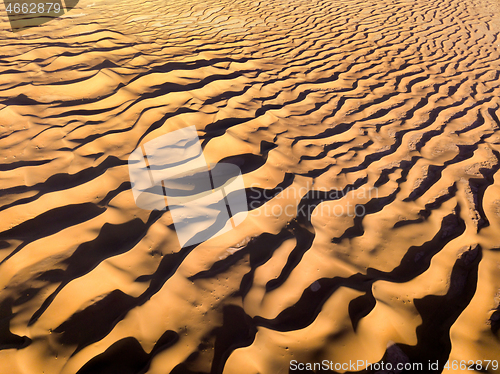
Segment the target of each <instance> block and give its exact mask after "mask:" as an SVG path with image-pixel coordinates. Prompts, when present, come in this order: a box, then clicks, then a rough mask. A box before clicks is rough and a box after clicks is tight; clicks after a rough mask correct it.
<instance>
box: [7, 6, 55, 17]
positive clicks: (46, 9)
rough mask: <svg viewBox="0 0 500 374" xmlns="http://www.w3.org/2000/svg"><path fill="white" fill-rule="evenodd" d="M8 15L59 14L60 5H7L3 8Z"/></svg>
mask: <svg viewBox="0 0 500 374" xmlns="http://www.w3.org/2000/svg"><path fill="white" fill-rule="evenodd" d="M5 10H6V11H7V13H9V14H43V13H60V12H61V4H60V3H8V4H7V7H6V8H5Z"/></svg>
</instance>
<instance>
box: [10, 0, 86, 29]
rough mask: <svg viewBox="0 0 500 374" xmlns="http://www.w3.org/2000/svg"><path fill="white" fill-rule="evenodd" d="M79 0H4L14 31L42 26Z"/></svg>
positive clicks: (68, 9)
mask: <svg viewBox="0 0 500 374" xmlns="http://www.w3.org/2000/svg"><path fill="white" fill-rule="evenodd" d="M78 1H79V0H64V1H61V0H4V5H5V11H6V12H7V15H8V17H9V22H10V26H11V29H12V31H13V32H17V31H21V30H25V29H28V28H30V27H35V26H40V25H41V24H43V23H46V22H48V21H51V20H53V19H54V18H58V17H60V16H62V15H63V14H64V13H66V12H69V11H70V10H71V9H73V8H74V7H75V6H76V5H77V4H78Z"/></svg>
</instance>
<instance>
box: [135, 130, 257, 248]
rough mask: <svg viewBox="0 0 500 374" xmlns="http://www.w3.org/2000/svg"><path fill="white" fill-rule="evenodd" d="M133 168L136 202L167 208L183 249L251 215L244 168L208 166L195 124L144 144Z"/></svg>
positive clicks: (216, 234)
mask: <svg viewBox="0 0 500 374" xmlns="http://www.w3.org/2000/svg"><path fill="white" fill-rule="evenodd" d="M128 166H129V174H130V181H131V183H132V193H133V195H134V200H135V203H136V204H137V206H138V207H139V208H142V209H147V210H153V209H157V210H164V209H166V207H167V206H168V208H169V211H170V213H171V215H172V219H173V221H174V227H175V231H176V233H177V238H178V240H179V243H180V245H181V247H186V246H189V245H193V244H198V243H201V242H204V241H206V240H208V239H210V238H213V237H215V236H218V235H221V234H223V233H225V232H227V231H230V230H232V229H233V228H235V227H236V226H238V225H239V224H240V223H241V222H243V220H244V219H245V218H246V216H247V214H248V206H247V199H246V193H245V185H244V182H243V177H242V175H241V170H240V169H239V167H237V166H236V165H233V164H229V163H218V164H215V165H209V164H208V163H207V162H206V160H205V157H204V155H203V151H202V148H201V143H200V140H199V138H198V135H197V133H196V128H195V127H194V126H190V127H186V128H183V129H180V130H175V131H172V132H170V133H168V134H166V135H162V136H160V137H158V138H155V139H153V140H150V141H148V142H146V143H145V144H142V145H140V146H139V147H138V148H137V149H135V150H134V151H133V152H132V153H131V154H130V156H129V159H128Z"/></svg>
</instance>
